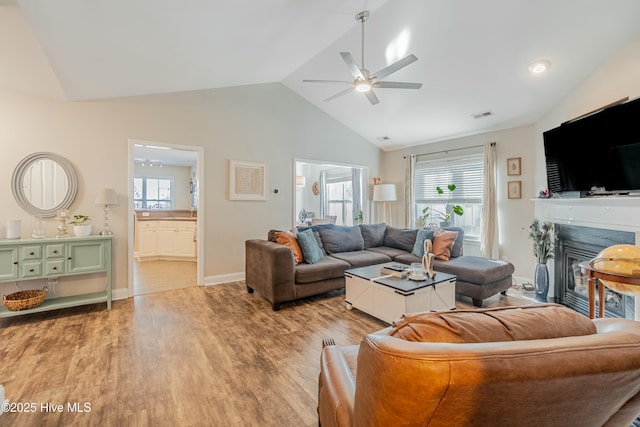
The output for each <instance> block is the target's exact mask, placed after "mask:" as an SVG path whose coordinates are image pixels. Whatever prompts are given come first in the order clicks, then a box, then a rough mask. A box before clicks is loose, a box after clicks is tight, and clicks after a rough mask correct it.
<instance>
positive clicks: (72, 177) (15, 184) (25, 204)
mask: <svg viewBox="0 0 640 427" xmlns="http://www.w3.org/2000/svg"><path fill="white" fill-rule="evenodd" d="M39 160H51V161H53V162H56V163H57V164H58V165H60V167H61V168H62V169H63V170H64V173H65V174H66V176H67V181H68V184H69V185H68V188H67V194H65V197H64V199H62V201H61V202H60V203H59V204H58V205H57V206H54V207H53V208H51V209H40V208H38V207H36V206H34V205H33V204H32V203H31V201H30V200H29V199H28V198H27V196H26V194H24V191H23V188H22V182H23V180H24V176H25V174H26V173H27V171H28V170H29V168H30V167H31V166H32V165H33V164H34V163H35V162H37V161H39ZM11 191H12V192H13V197H14V198H15V199H16V202H18V205H20V207H21V208H22V209H24V210H25V211H27V212H28V213H29V214H31V215H34V216H39V217H43V218H48V217H52V216H55V215H56V212H58V211H59V210H64V209H67V208H68V207H69V206H71V204H72V203H73V200H74V199H75V198H76V193H77V192H78V177H77V175H76V171H75V170H74V169H73V166H72V165H71V163H70V162H69V161H68V160H67V159H65V158H64V157H62V156H59V155H57V154H55V153H46V152H40V153H33V154H31V155H29V156H27V157H25V158H24V159H22V161H21V162H20V163H18V166H16V169H15V170H14V171H13V176H12V177H11Z"/></svg>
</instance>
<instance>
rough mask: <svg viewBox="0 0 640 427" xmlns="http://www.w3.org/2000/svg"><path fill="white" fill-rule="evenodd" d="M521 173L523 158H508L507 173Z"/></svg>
mask: <svg viewBox="0 0 640 427" xmlns="http://www.w3.org/2000/svg"><path fill="white" fill-rule="evenodd" d="M520 174H521V160H520V157H512V158H510V159H507V175H520Z"/></svg>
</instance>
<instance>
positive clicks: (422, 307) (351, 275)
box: [344, 263, 456, 323]
mask: <svg viewBox="0 0 640 427" xmlns="http://www.w3.org/2000/svg"><path fill="white" fill-rule="evenodd" d="M389 264H397V263H386V264H378V265H371V266H368V267H360V268H353V269H351V270H347V271H345V273H344V274H345V278H346V281H345V282H346V283H345V287H346V305H347V309H348V310H351V309H352V308H353V307H355V308H357V309H358V310H360V311H364V312H365V313H367V314H370V315H372V316H374V317H376V318H378V319H380V320H383V321H385V322H387V323H393V321H394V320H395V319H397V318H398V317H400V316H401V315H403V314H406V313H414V312H418V311H431V310H433V311H440V310H453V309H455V308H456V276H454V275H451V274H447V273H442V272H436V275H435V277H434V278H433V279H428V278H427V279H426V280H420V281H415V280H410V279H408V278H398V277H393V276H389V275H385V274H382V273H381V272H380V268H381V267H384V266H386V265H389ZM407 267H408V266H407Z"/></svg>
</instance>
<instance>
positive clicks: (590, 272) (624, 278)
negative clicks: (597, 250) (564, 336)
mask: <svg viewBox="0 0 640 427" xmlns="http://www.w3.org/2000/svg"><path fill="white" fill-rule="evenodd" d="M578 267H580V270H581V271H582V273H583V274H584V275H586V276H587V279H588V283H589V318H590V319H593V318H594V316H595V304H596V301H595V296H596V283H595V279H598V280H610V281H612V282H620V283H625V284H627V285H633V286H640V276H629V275H627V274H618V273H608V272H604V271H600V270H596V269H594V268H593V267H592V266H591V264H589V262H588V261H583V262H581V263H580V264H578ZM604 288H605V286H604V285H603V284H601V285H600V286H598V301H599V302H598V317H604Z"/></svg>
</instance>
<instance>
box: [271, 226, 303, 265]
mask: <svg viewBox="0 0 640 427" xmlns="http://www.w3.org/2000/svg"><path fill="white" fill-rule="evenodd" d="M274 234H275V238H276V243H280V244H281V245H283V246H286V247H288V248H289V249H291V252H293V260H294V261H295V263H296V264H300V263H301V262H302V261H303V260H304V257H303V256H302V250H301V249H300V245H299V244H298V239H296V236H294V235H293V233H291V232H290V231H276V232H275V233H274Z"/></svg>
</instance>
